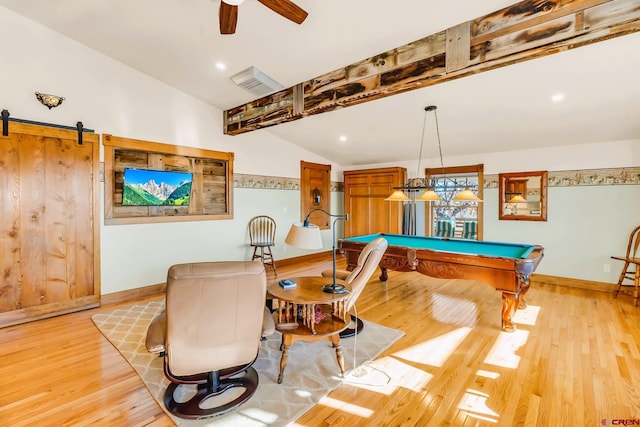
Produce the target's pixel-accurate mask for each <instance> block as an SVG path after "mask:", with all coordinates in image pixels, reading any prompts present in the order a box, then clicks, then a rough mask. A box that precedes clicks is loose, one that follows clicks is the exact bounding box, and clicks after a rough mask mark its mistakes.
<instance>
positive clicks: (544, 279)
mask: <svg viewBox="0 0 640 427" xmlns="http://www.w3.org/2000/svg"><path fill="white" fill-rule="evenodd" d="M536 283H548V284H550V285H558V286H567V287H570V288H579V289H588V290H591V291H598V292H613V291H614V290H615V286H616V285H615V284H614V283H606V282H594V281H592V280H582V279H572V278H569V277H558V276H547V275H544V274H532V275H531V284H532V285H534V286H535V284H536Z"/></svg>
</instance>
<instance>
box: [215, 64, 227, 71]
mask: <svg viewBox="0 0 640 427" xmlns="http://www.w3.org/2000/svg"><path fill="white" fill-rule="evenodd" d="M216 68H217V69H218V70H220V71H222V70H226V69H227V65H226V64H225V63H224V62H216Z"/></svg>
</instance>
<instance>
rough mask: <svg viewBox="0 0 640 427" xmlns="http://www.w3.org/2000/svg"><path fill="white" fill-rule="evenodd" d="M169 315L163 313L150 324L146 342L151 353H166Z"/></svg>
mask: <svg viewBox="0 0 640 427" xmlns="http://www.w3.org/2000/svg"><path fill="white" fill-rule="evenodd" d="M166 321H167V313H166V312H165V311H162V313H160V314H158V315H157V316H156V317H155V318H154V319H153V320H152V321H151V323H150V324H149V329H147V338H146V340H145V342H144V345H145V347H147V351H148V352H149V353H162V352H163V351H164V337H165V330H166Z"/></svg>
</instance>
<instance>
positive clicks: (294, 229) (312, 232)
mask: <svg viewBox="0 0 640 427" xmlns="http://www.w3.org/2000/svg"><path fill="white" fill-rule="evenodd" d="M284 242H285V243H286V244H287V245H290V246H293V247H294V248H300V249H321V248H322V237H321V236H320V228H319V227H318V226H317V225H314V224H309V225H308V226H307V227H305V226H304V224H303V223H301V222H296V223H294V224H292V225H291V228H290V229H289V234H287V237H286V238H285V239H284Z"/></svg>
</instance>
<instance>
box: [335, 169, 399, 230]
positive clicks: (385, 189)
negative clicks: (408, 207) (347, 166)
mask: <svg viewBox="0 0 640 427" xmlns="http://www.w3.org/2000/svg"><path fill="white" fill-rule="evenodd" d="M406 176H407V170H406V169H405V168H400V167H391V168H378V169H363V170H355V171H345V172H344V211H345V213H346V214H348V215H349V221H345V229H344V233H345V237H352V236H360V235H363V234H372V233H397V234H400V233H402V203H398V202H387V201H385V200H384V199H385V198H387V197H389V195H390V194H391V193H392V192H393V187H399V186H401V185H403V184H404V182H405V180H406Z"/></svg>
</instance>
